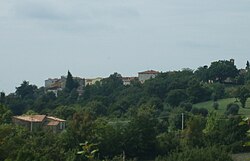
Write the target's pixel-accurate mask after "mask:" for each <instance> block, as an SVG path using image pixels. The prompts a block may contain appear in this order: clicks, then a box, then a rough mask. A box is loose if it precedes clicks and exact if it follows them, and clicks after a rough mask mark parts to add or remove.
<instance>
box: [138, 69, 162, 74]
mask: <svg viewBox="0 0 250 161" xmlns="http://www.w3.org/2000/svg"><path fill="white" fill-rule="evenodd" d="M139 74H159V72H158V71H155V70H147V71H144V72H139Z"/></svg>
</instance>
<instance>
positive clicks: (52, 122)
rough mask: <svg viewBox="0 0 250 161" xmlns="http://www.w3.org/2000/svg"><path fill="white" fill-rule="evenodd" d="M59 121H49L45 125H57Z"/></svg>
mask: <svg viewBox="0 0 250 161" xmlns="http://www.w3.org/2000/svg"><path fill="white" fill-rule="evenodd" d="M59 123H60V122H59V121H50V122H49V123H48V124H47V126H56V125H58V124H59Z"/></svg>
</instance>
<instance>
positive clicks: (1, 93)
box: [0, 92, 5, 104]
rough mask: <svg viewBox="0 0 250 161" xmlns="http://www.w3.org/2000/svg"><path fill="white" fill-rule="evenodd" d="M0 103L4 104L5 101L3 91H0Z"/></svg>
mask: <svg viewBox="0 0 250 161" xmlns="http://www.w3.org/2000/svg"><path fill="white" fill-rule="evenodd" d="M0 103H2V104H4V103H5V93H4V92H0Z"/></svg>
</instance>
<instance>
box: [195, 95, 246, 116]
mask: <svg viewBox="0 0 250 161" xmlns="http://www.w3.org/2000/svg"><path fill="white" fill-rule="evenodd" d="M217 102H218V103H219V109H218V110H217V112H218V113H219V114H221V115H223V114H224V112H225V111H226V108H227V105H228V104H229V103H237V104H239V105H240V103H239V102H236V99H235V98H226V99H220V100H218V101H217ZM194 107H197V108H206V109H208V110H209V111H212V110H214V108H213V101H206V102H202V103H197V104H194ZM239 114H240V115H243V116H247V117H250V99H248V100H247V103H246V108H242V107H241V108H240V110H239Z"/></svg>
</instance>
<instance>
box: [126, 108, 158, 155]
mask: <svg viewBox="0 0 250 161" xmlns="http://www.w3.org/2000/svg"><path fill="white" fill-rule="evenodd" d="M154 114H155V111H154V109H153V108H151V107H147V106H143V105H142V106H141V107H140V108H139V109H138V110H137V114H136V116H135V117H134V118H132V120H131V122H129V124H128V126H127V129H126V131H125V132H126V133H125V152H126V154H127V155H128V156H130V157H142V158H145V157H146V158H147V157H152V156H155V154H156V151H155V149H156V136H157V132H156V125H157V123H158V120H157V119H156V117H155V115H154Z"/></svg>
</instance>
